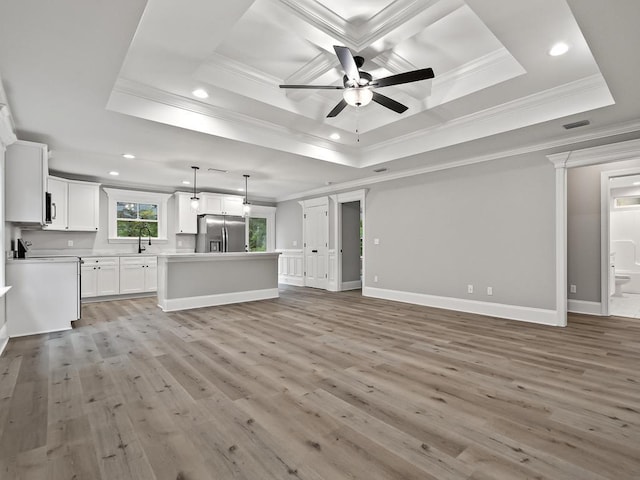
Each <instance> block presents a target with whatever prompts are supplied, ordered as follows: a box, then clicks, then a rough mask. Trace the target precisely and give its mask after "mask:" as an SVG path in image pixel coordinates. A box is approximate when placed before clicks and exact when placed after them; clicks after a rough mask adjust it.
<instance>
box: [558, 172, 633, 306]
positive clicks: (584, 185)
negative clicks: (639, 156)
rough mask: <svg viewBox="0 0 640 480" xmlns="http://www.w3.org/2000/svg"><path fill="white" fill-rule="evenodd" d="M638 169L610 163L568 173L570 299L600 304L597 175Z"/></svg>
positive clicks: (568, 275) (568, 270)
mask: <svg viewBox="0 0 640 480" xmlns="http://www.w3.org/2000/svg"><path fill="white" fill-rule="evenodd" d="M628 168H638V169H640V161H639V160H632V161H625V162H616V163H609V164H606V165H593V166H589V167H580V168H572V169H569V170H568V171H567V280H568V283H569V285H575V286H576V293H575V294H573V293H569V299H575V300H585V301H590V302H600V301H601V295H600V283H601V280H600V279H601V274H600V253H601V252H600V248H601V246H600V222H601V218H600V217H601V216H600V174H601V173H602V172H604V171H611V170H624V169H628Z"/></svg>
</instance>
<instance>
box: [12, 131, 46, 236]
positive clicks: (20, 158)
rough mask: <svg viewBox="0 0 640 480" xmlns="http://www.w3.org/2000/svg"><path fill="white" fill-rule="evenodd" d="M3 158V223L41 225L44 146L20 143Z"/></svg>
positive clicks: (43, 218) (44, 190)
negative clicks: (4, 221)
mask: <svg viewBox="0 0 640 480" xmlns="http://www.w3.org/2000/svg"><path fill="white" fill-rule="evenodd" d="M5 158H6V161H5V192H6V193H5V202H6V203H5V220H6V221H7V222H20V223H34V224H39V225H44V224H45V223H46V217H47V200H46V195H45V192H46V183H47V174H48V172H49V164H48V155H47V146H46V145H44V144H42V143H34V142H25V141H22V140H19V141H17V142H15V143H13V144H11V145H9V146H8V147H7V151H6V157H5Z"/></svg>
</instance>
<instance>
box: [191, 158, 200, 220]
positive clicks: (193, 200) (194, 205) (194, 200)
mask: <svg viewBox="0 0 640 480" xmlns="http://www.w3.org/2000/svg"><path fill="white" fill-rule="evenodd" d="M191 168H193V196H192V197H191V208H192V209H193V210H198V208H199V207H200V199H199V198H198V194H197V193H196V173H197V171H198V170H200V167H191Z"/></svg>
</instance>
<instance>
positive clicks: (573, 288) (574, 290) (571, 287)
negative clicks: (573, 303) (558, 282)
mask: <svg viewBox="0 0 640 480" xmlns="http://www.w3.org/2000/svg"><path fill="white" fill-rule="evenodd" d="M569 291H570V292H571V293H576V291H577V288H576V286H575V285H571V286H570V287H569Z"/></svg>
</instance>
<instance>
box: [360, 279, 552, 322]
mask: <svg viewBox="0 0 640 480" xmlns="http://www.w3.org/2000/svg"><path fill="white" fill-rule="evenodd" d="M362 295H364V296H365V297H374V298H381V299H384V300H394V301H396V302H404V303H413V304H416V305H424V306H426V307H435V308H444V309H447V310H455V311H458V312H467V313H475V314H478V315H487V316H491V317H499V318H506V319H509V320H518V321H521V322H531V323H539V324H542V325H550V326H558V314H557V312H556V311H555V310H546V309H542V308H533V307H520V306H517V305H505V304H502V303H490V302H479V301H477V300H464V299H461V298H453V297H439V296H436V295H427V294H423V293H413V292H401V291H398V290H387V289H384V288H374V287H364V288H363V289H362Z"/></svg>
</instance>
